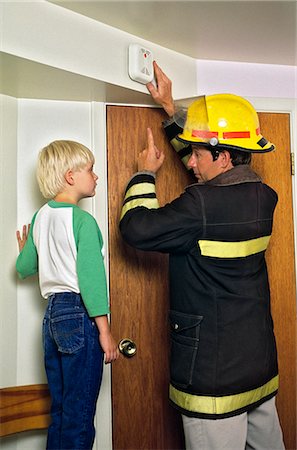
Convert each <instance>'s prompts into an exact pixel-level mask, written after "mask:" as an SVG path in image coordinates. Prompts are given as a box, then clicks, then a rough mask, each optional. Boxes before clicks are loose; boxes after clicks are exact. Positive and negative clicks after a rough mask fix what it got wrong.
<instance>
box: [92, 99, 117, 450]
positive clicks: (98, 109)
mask: <svg viewBox="0 0 297 450" xmlns="http://www.w3.org/2000/svg"><path fill="white" fill-rule="evenodd" d="M91 141H92V142H91V148H92V150H93V152H94V155H95V173H96V174H97V175H98V181H97V189H96V195H95V197H93V199H92V213H93V215H94V217H95V218H96V220H97V222H98V225H99V228H100V230H101V232H102V236H103V240H104V248H105V258H104V262H105V269H106V276H107V283H108V286H109V282H108V281H109V270H108V267H109V264H108V197H107V153H106V107H105V104H104V103H95V102H93V103H91ZM108 291H109V289H108ZM95 426H96V439H95V443H94V449H96V450H112V401H111V365H110V364H108V365H104V369H103V379H102V385H101V389H100V394H99V398H98V402H97V414H96V417H95Z"/></svg>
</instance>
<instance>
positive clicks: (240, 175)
mask: <svg viewBox="0 0 297 450" xmlns="http://www.w3.org/2000/svg"><path fill="white" fill-rule="evenodd" d="M261 181H262V180H261V178H260V177H259V175H257V174H256V173H255V172H254V171H253V170H252V169H251V167H250V166H249V165H248V164H242V165H239V166H235V167H233V168H232V169H230V170H228V171H227V172H224V173H221V174H220V175H217V176H216V177H215V178H213V179H212V180H209V181H207V182H206V183H205V184H208V185H211V186H232V185H233V184H241V183H257V182H261Z"/></svg>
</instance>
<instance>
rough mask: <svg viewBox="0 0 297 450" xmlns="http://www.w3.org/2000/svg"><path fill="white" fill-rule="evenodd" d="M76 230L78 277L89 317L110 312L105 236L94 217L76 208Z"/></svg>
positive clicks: (74, 219)
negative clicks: (104, 255)
mask: <svg viewBox="0 0 297 450" xmlns="http://www.w3.org/2000/svg"><path fill="white" fill-rule="evenodd" d="M73 221H74V223H73V229H74V236H75V241H76V246H77V276H78V284H79V288H80V292H81V296H82V299H83V302H84V304H85V307H86V309H87V311H88V313H89V315H90V317H95V316H102V315H105V314H108V313H109V312H110V311H109V306H108V295H107V284H106V273H105V267H104V262H103V256H102V247H103V239H102V235H101V232H100V230H99V227H98V225H97V222H96V220H95V219H94V217H93V216H91V215H90V214H88V213H86V212H85V211H82V210H80V209H79V208H75V209H74V214H73Z"/></svg>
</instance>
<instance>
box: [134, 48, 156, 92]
mask: <svg viewBox="0 0 297 450" xmlns="http://www.w3.org/2000/svg"><path fill="white" fill-rule="evenodd" d="M129 77H130V78H131V80H133V81H138V83H142V84H146V83H149V82H150V81H152V80H153V78H154V68H153V54H152V52H151V51H150V50H149V49H147V48H144V47H142V46H141V45H139V44H130V45H129Z"/></svg>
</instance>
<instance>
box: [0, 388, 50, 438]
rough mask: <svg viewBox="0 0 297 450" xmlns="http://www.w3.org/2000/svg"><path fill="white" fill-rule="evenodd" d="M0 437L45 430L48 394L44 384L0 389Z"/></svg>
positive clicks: (48, 410) (48, 420)
mask: <svg viewBox="0 0 297 450" xmlns="http://www.w3.org/2000/svg"><path fill="white" fill-rule="evenodd" d="M0 402H1V407H0V412H1V416H0V436H1V437H2V436H7V435H9V434H14V433H19V432H21V431H26V430H37V429H43V428H47V427H48V425H49V422H50V416H49V412H50V403H51V402H50V394H49V390H48V387H47V385H46V384H33V385H28V386H13V387H9V388H4V389H0Z"/></svg>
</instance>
